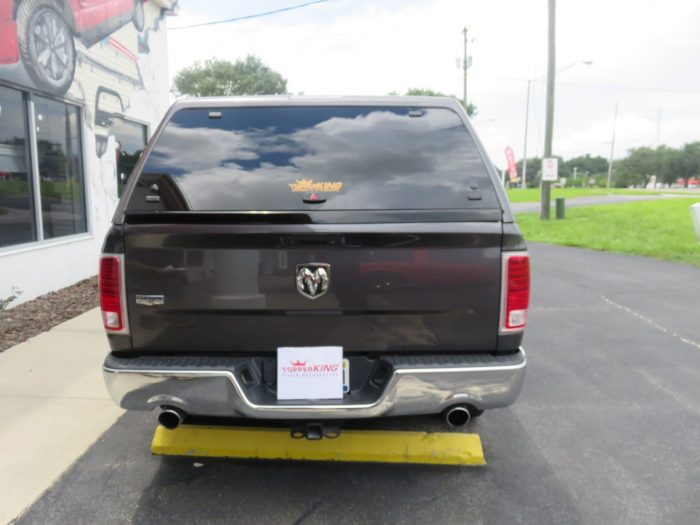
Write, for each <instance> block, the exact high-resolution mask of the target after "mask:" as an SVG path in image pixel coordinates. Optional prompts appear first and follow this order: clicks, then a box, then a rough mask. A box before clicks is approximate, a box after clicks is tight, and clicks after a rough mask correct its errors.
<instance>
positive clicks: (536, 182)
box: [518, 157, 542, 188]
mask: <svg viewBox="0 0 700 525" xmlns="http://www.w3.org/2000/svg"><path fill="white" fill-rule="evenodd" d="M518 173H519V174H520V175H521V176H522V173H523V161H522V160H519V161H518ZM541 177H542V158H541V157H530V158H528V159H527V180H526V181H525V184H526V185H527V187H528V188H538V187H539V186H540V178H541Z"/></svg>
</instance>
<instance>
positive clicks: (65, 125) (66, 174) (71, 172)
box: [34, 97, 87, 239]
mask: <svg viewBox="0 0 700 525" xmlns="http://www.w3.org/2000/svg"><path fill="white" fill-rule="evenodd" d="M34 101H35V103H34V107H35V109H34V112H35V119H36V122H35V125H36V138H37V151H38V158H39V163H38V168H39V177H40V180H41V188H40V193H41V216H42V222H43V227H44V238H46V239H50V238H54V237H61V236H64V235H71V234H75V233H81V232H85V231H87V224H86V217H85V189H84V184H83V170H82V162H81V154H80V130H79V124H80V120H79V118H78V109H77V108H76V107H75V106H71V105H67V104H62V103H61V102H56V101H53V100H48V99H44V98H41V97H35V98H34Z"/></svg>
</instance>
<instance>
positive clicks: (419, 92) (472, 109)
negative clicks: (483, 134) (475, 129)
mask: <svg viewBox="0 0 700 525" xmlns="http://www.w3.org/2000/svg"><path fill="white" fill-rule="evenodd" d="M406 95H408V96H414V97H452V98H457V97H455V96H454V95H445V94H444V93H440V92H439V91H433V90H432V89H424V88H411V89H409V90H408V91H406ZM458 100H459V99H458ZM459 103H460V104H462V107H463V108H464V109H466V111H467V115H469V116H470V117H476V115H477V113H478V110H477V109H476V106H475V105H474V104H472V103H471V102H470V103H469V104H467V106H466V107H464V101H463V100H459Z"/></svg>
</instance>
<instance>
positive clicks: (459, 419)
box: [445, 405, 472, 428]
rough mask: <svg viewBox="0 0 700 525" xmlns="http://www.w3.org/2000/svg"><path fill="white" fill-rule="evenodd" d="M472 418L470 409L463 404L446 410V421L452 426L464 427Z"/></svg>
mask: <svg viewBox="0 0 700 525" xmlns="http://www.w3.org/2000/svg"><path fill="white" fill-rule="evenodd" d="M471 418H472V414H471V412H470V411H469V409H468V408H467V407H465V406H462V405H455V406H453V407H450V408H448V409H447V410H446V411H445V422H446V423H447V424H448V425H449V426H450V427H452V428H462V427H463V426H465V425H467V424H468V423H469V421H470V420H471Z"/></svg>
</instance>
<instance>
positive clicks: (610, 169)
mask: <svg viewBox="0 0 700 525" xmlns="http://www.w3.org/2000/svg"><path fill="white" fill-rule="evenodd" d="M616 130H617V102H616V103H615V119H614V120H613V134H612V140H611V141H610V160H609V161H608V190H610V179H611V178H612V166H613V155H614V154H615V131H616Z"/></svg>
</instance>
